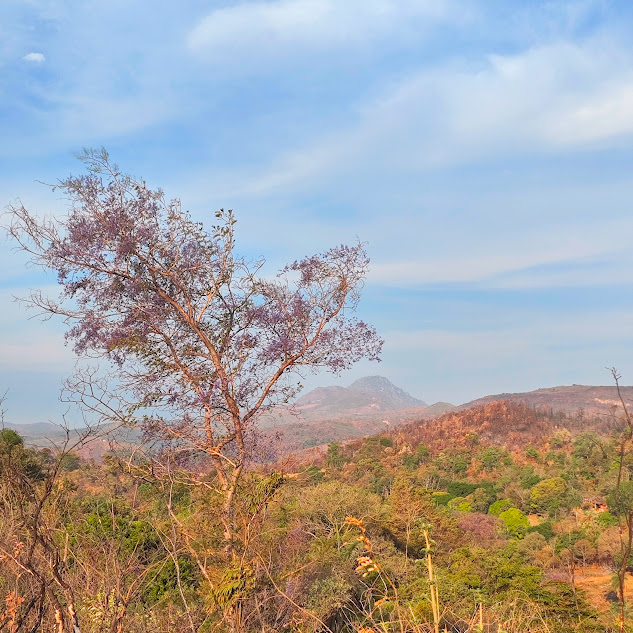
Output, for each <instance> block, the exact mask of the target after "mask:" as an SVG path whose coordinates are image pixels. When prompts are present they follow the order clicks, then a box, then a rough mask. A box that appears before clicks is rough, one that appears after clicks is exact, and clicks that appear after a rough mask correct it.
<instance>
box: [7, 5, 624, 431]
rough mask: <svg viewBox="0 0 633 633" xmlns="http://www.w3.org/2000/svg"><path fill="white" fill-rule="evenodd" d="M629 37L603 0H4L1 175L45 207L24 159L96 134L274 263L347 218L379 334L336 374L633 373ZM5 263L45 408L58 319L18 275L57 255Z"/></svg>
mask: <svg viewBox="0 0 633 633" xmlns="http://www.w3.org/2000/svg"><path fill="white" fill-rule="evenodd" d="M181 5H182V6H181ZM631 41H633V5H631V3H629V2H608V1H607V0H603V1H591V0H583V1H577V2H564V1H556V2H544V1H543V2H539V1H536V0H533V1H530V2H527V1H526V2H511V1H508V2H503V3H499V2H494V1H492V0H491V1H488V2H485V1H479V2H477V1H476V0H470V1H459V0H428V1H427V0H397V1H393V0H390V1H389V0H345V1H343V2H341V1H340V0H338V1H337V0H268V1H266V2H262V1H251V2H235V1H233V2H210V1H207V2H202V1H201V0H192V1H190V2H187V3H175V2H167V1H161V0H154V1H153V2H149V1H148V0H125V1H123V0H108V1H105V0H3V2H2V3H0V138H1V139H2V142H1V143H0V200H1V201H2V202H3V204H8V203H10V202H13V201H15V200H16V199H17V198H18V197H19V198H21V199H22V201H23V202H24V203H25V204H26V205H27V206H29V207H30V208H32V209H34V210H38V211H41V212H46V211H49V212H58V213H59V212H63V209H64V201H63V200H60V199H58V197H56V195H55V194H54V193H51V192H50V191H49V190H48V189H46V188H45V187H43V186H42V185H40V184H38V182H37V181H44V182H55V181H56V180H57V179H59V178H62V177H64V176H66V175H68V173H70V172H71V171H75V172H76V171H79V170H80V169H81V166H80V165H79V164H78V163H77V162H76V160H75V159H74V155H75V154H76V153H77V152H79V151H80V150H81V149H82V148H83V147H98V146H101V145H103V146H105V147H106V148H107V149H108V150H109V151H110V153H111V155H112V156H113V157H114V159H115V160H116V161H117V162H118V163H119V164H120V165H121V166H122V167H123V168H124V169H125V170H126V171H129V172H131V173H133V174H134V175H137V176H140V177H143V178H145V179H146V180H147V181H148V182H149V183H151V184H152V185H157V186H162V187H163V188H164V189H165V190H166V191H167V193H168V194H170V195H173V196H178V197H180V198H181V199H182V201H183V204H184V206H185V207H187V208H188V209H190V210H191V211H192V213H193V214H194V215H195V216H196V217H198V218H200V219H201V220H203V221H204V220H206V219H210V218H212V213H213V211H214V210H216V209H217V208H220V207H225V208H227V207H228V208H233V209H235V212H236V214H237V217H238V221H239V224H238V230H239V247H240V248H241V249H242V250H243V251H244V252H246V253H248V254H251V255H263V256H265V257H266V258H267V260H268V261H269V263H270V267H271V270H272V268H274V267H278V266H281V265H282V264H283V263H284V262H286V261H289V260H293V259H295V258H297V257H300V256H301V255H303V254H307V253H310V252H315V251H319V250H324V249H326V248H328V247H329V246H332V245H334V244H335V243H340V242H349V241H354V240H355V239H356V238H357V237H358V238H360V239H361V240H363V241H365V242H367V247H368V250H369V253H370V256H371V258H372V270H371V273H370V276H369V279H368V281H367V284H366V288H365V293H364V300H363V302H362V304H361V314H362V316H363V317H364V318H366V319H367V320H369V321H370V322H372V323H373V324H375V325H376V326H377V328H378V329H379V331H380V332H381V334H382V335H383V336H384V338H385V340H386V345H385V351H384V355H383V362H382V364H381V365H378V366H376V365H361V366H359V367H357V368H356V369H354V370H353V371H351V372H349V373H348V374H346V375H344V376H342V377H341V378H340V379H338V381H339V382H340V384H347V383H348V382H351V381H352V380H354V379H355V378H357V377H359V376H361V375H364V374H367V373H380V374H383V375H385V376H387V377H389V378H390V379H392V380H393V381H394V382H396V383H397V384H398V385H401V386H403V387H404V388H406V389H407V390H409V391H410V392H411V393H412V394H414V395H416V396H419V397H422V398H424V399H425V400H427V401H437V400H449V401H452V402H456V403H458V402H464V401H467V400H469V399H472V398H475V397H477V396H480V395H484V394H488V393H499V392H507V391H524V390H530V389H535V388H538V387H545V386H553V385H557V384H571V383H579V384H605V383H608V382H609V376H608V373H607V372H606V371H605V367H607V366H614V365H615V366H617V367H618V368H619V369H620V371H621V373H622V374H623V377H624V381H625V382H628V383H631V382H632V381H633V363H632V360H631V359H632V358H633V355H632V353H631V352H632V350H633V292H632V290H633V253H632V250H631V243H632V237H633V214H632V213H631V205H632V204H633V195H632V194H633V48H631V46H630V42H631ZM0 264H1V266H2V267H1V268H0V300H1V301H2V312H1V314H0V322H1V323H2V329H1V330H0V332H1V335H0V385H3V386H4V387H5V388H8V389H9V396H8V400H7V404H6V406H7V409H8V418H9V419H11V420H14V421H20V422H28V421H39V420H42V419H49V418H52V419H55V417H56V416H58V415H59V414H60V412H61V411H62V407H61V406H60V405H59V404H58V403H57V402H56V394H57V391H58V387H59V384H60V382H61V380H62V378H63V376H64V375H66V374H67V373H69V372H70V371H71V369H72V366H73V357H72V354H71V353H70V352H69V350H67V349H65V348H64V345H63V326H62V325H61V324H59V323H51V322H48V323H41V322H40V321H38V320H36V319H28V317H29V316H30V315H29V314H28V313H27V312H26V311H25V310H24V309H23V308H21V307H20V306H19V305H17V304H15V303H13V302H12V301H11V297H12V296H13V295H23V294H25V292H26V291H27V290H28V288H35V287H41V286H52V285H53V284H54V279H52V278H50V277H46V276H44V275H42V273H40V272H38V271H35V270H33V269H27V268H25V261H24V259H23V258H22V256H21V255H20V254H16V253H15V252H13V251H12V249H11V244H10V243H9V242H2V243H1V250H0ZM334 381H335V379H333V378H332V377H330V376H327V375H324V376H319V377H317V378H315V379H314V380H311V381H310V383H309V384H310V386H314V385H317V384H331V383H332V382H334Z"/></svg>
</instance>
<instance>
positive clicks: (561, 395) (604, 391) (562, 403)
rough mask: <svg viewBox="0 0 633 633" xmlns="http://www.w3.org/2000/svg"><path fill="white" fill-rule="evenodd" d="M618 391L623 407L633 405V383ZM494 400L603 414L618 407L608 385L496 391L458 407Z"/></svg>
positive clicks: (473, 405)
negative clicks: (623, 402) (517, 391)
mask: <svg viewBox="0 0 633 633" xmlns="http://www.w3.org/2000/svg"><path fill="white" fill-rule="evenodd" d="M620 392H621V394H622V396H623V398H624V401H625V403H626V405H627V408H628V407H631V408H632V409H633V387H621V388H620ZM497 400H506V401H509V402H522V403H525V404H528V405H530V406H533V407H550V408H551V409H553V410H555V411H565V412H566V413H573V414H576V413H578V411H580V410H582V411H583V412H584V414H587V415H607V414H610V413H611V412H612V411H613V410H614V409H615V410H617V409H618V408H619V409H620V410H621V403H620V400H619V398H618V392H617V389H616V388H615V387H614V386H612V385H609V386H591V385H569V386H559V387H547V388H545V389H536V390H535V391H527V392H525V393H500V394H496V395H490V396H484V397H483V398H477V400H472V401H471V402H467V403H466V404H463V405H461V406H460V407H459V409H468V408H470V407H475V406H479V405H482V404H487V403H489V402H495V401H497Z"/></svg>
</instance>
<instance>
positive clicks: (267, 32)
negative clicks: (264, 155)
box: [187, 0, 466, 64]
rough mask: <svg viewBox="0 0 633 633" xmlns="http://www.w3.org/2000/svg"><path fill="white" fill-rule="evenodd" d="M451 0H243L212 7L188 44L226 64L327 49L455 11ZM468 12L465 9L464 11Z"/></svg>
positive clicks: (345, 45) (196, 51)
mask: <svg viewBox="0 0 633 633" xmlns="http://www.w3.org/2000/svg"><path fill="white" fill-rule="evenodd" d="M452 4H453V3H452V2H449V1H448V0H399V2H392V1H391V0H346V1H345V2H340V1H337V0H275V1H273V2H244V3H242V4H237V5H235V6H231V7H225V8H222V9H216V10H214V11H212V12H211V13H209V14H208V15H207V16H205V17H204V18H203V19H202V20H200V21H199V22H198V24H197V25H196V26H195V27H194V28H193V29H192V30H191V32H190V33H189V35H188V38H187V44H188V46H189V48H190V49H191V50H192V51H194V52H195V53H198V54H200V55H203V56H204V57H206V58H207V59H209V60H212V61H216V62H220V61H221V62H222V63H223V64H227V63H231V62H234V61H244V60H246V59H250V60H252V61H256V62H257V61H259V60H261V58H262V56H264V57H271V56H276V55H279V54H285V53H287V52H288V50H296V51H306V50H318V51H327V50H331V49H332V48H333V47H340V46H343V47H347V46H349V45H350V44H352V43H359V42H360V43H363V42H366V41H367V40H372V39H374V38H376V37H380V36H383V35H385V34H388V33H389V32H391V31H392V30H393V29H394V28H395V27H396V26H397V25H401V24H402V23H405V24H406V22H407V21H408V20H411V19H414V18H422V19H423V20H428V21H436V20H439V19H443V18H445V17H446V16H447V15H449V14H453V12H452V11H451V8H452ZM465 14H466V11H462V13H461V16H462V17H463V16H464V15H465ZM418 35H419V31H418ZM287 61H291V60H287Z"/></svg>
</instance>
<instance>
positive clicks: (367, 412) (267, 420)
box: [261, 376, 452, 430]
mask: <svg viewBox="0 0 633 633" xmlns="http://www.w3.org/2000/svg"><path fill="white" fill-rule="evenodd" d="M449 406H452V405H449ZM420 407H423V408H424V407H426V403H425V402H424V401H423V400H419V399H418V398H414V397H413V396H412V395H410V394H408V393H407V392H406V391H404V390H403V389H400V387H396V385H394V384H393V383H392V382H391V381H389V380H388V379H387V378H385V377H383V376H366V377H365V378H360V379H359V380H357V381H356V382H354V383H352V384H351V385H350V386H349V387H341V386H338V385H332V386H329V387H317V388H316V389H313V390H312V391H309V392H308V393H306V394H304V395H303V396H301V397H300V398H298V399H297V400H296V402H295V403H294V404H293V405H291V406H289V407H280V408H278V409H276V410H275V411H274V412H273V413H270V414H267V415H265V416H263V417H262V419H261V425H262V426H263V427H272V426H275V427H276V426H282V425H287V424H298V423H303V422H308V421H312V422H313V421H317V420H329V421H332V420H337V419H342V418H350V419H351V418H366V417H368V416H369V417H374V416H377V417H379V418H380V422H382V419H383V417H384V415H385V414H386V413H391V412H394V411H401V410H403V409H412V408H420ZM372 430H373V429H372Z"/></svg>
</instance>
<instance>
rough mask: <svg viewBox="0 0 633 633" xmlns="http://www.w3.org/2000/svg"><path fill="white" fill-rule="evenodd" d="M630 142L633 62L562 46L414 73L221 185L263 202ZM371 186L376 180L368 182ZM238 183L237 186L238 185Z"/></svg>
mask: <svg viewBox="0 0 633 633" xmlns="http://www.w3.org/2000/svg"><path fill="white" fill-rule="evenodd" d="M630 134H633V59H632V58H631V56H630V55H629V53H628V52H627V51H626V50H625V49H623V48H618V47H617V46H616V44H607V43H605V41H604V40H603V39H595V40H588V41H586V42H583V43H580V44H574V43H570V42H566V41H561V42H557V43H554V44H547V45H543V46H538V47H534V48H530V49H528V50H525V51H523V52H521V53H518V54H514V55H489V56H488V57H482V58H480V59H479V62H478V63H477V64H476V65H473V60H472V59H471V60H470V63H469V65H468V66H467V67H464V66H460V65H457V64H456V63H452V64H448V65H446V64H444V65H442V66H433V67H429V68H423V69H421V70H418V71H415V72H413V73H412V74H410V75H409V76H408V77H406V78H404V79H402V80H399V81H397V82H396V83H394V82H393V81H390V82H388V83H383V86H382V91H381V92H379V93H375V94H374V97H373V98H365V101H364V102H363V103H360V104H359V105H358V108H357V116H356V120H355V121H352V122H350V123H349V124H348V125H347V126H346V127H343V128H340V127H339V129H331V130H330V131H329V133H326V134H323V133H322V134H321V135H320V137H319V138H318V139H312V140H311V141H308V142H306V145H305V146H304V147H299V148H295V149H291V150H287V151H286V152H285V153H281V154H280V155H278V156H277V158H276V159H275V160H273V161H268V164H267V166H266V167H265V168H263V169H261V170H260V171H259V172H255V171H253V170H252V169H251V171H249V172H247V173H242V174H234V175H232V177H231V176H229V177H228V178H223V183H218V184H219V186H220V187H222V184H224V185H225V186H226V183H227V182H228V183H233V185H232V190H233V191H232V193H237V194H238V195H239V194H244V195H257V196H260V195H263V194H266V193H272V192H276V191H284V190H285V191H287V190H290V189H296V188H299V187H302V188H303V187H306V186H310V184H312V183H322V182H323V180H324V178H325V177H327V175H331V174H341V173H345V172H349V170H350V169H353V170H354V172H355V177H358V176H359V175H364V176H365V177H366V176H367V174H379V177H380V175H382V174H384V173H398V172H400V173H412V172H413V173H415V172H419V171H426V170H429V169H436V168H445V167H452V166H456V165H467V164H473V163H477V164H481V163H482V162H484V161H490V160H498V159H501V158H506V157H510V158H515V157H524V156H530V155H552V154H560V153H564V152H570V151H576V150H578V149H596V148H603V147H604V146H605V145H606V146H612V145H614V144H618V143H621V142H622V139H625V138H628V136H629V135H630ZM372 182H375V180H374V179H373V177H372ZM240 184H241V186H240Z"/></svg>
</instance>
